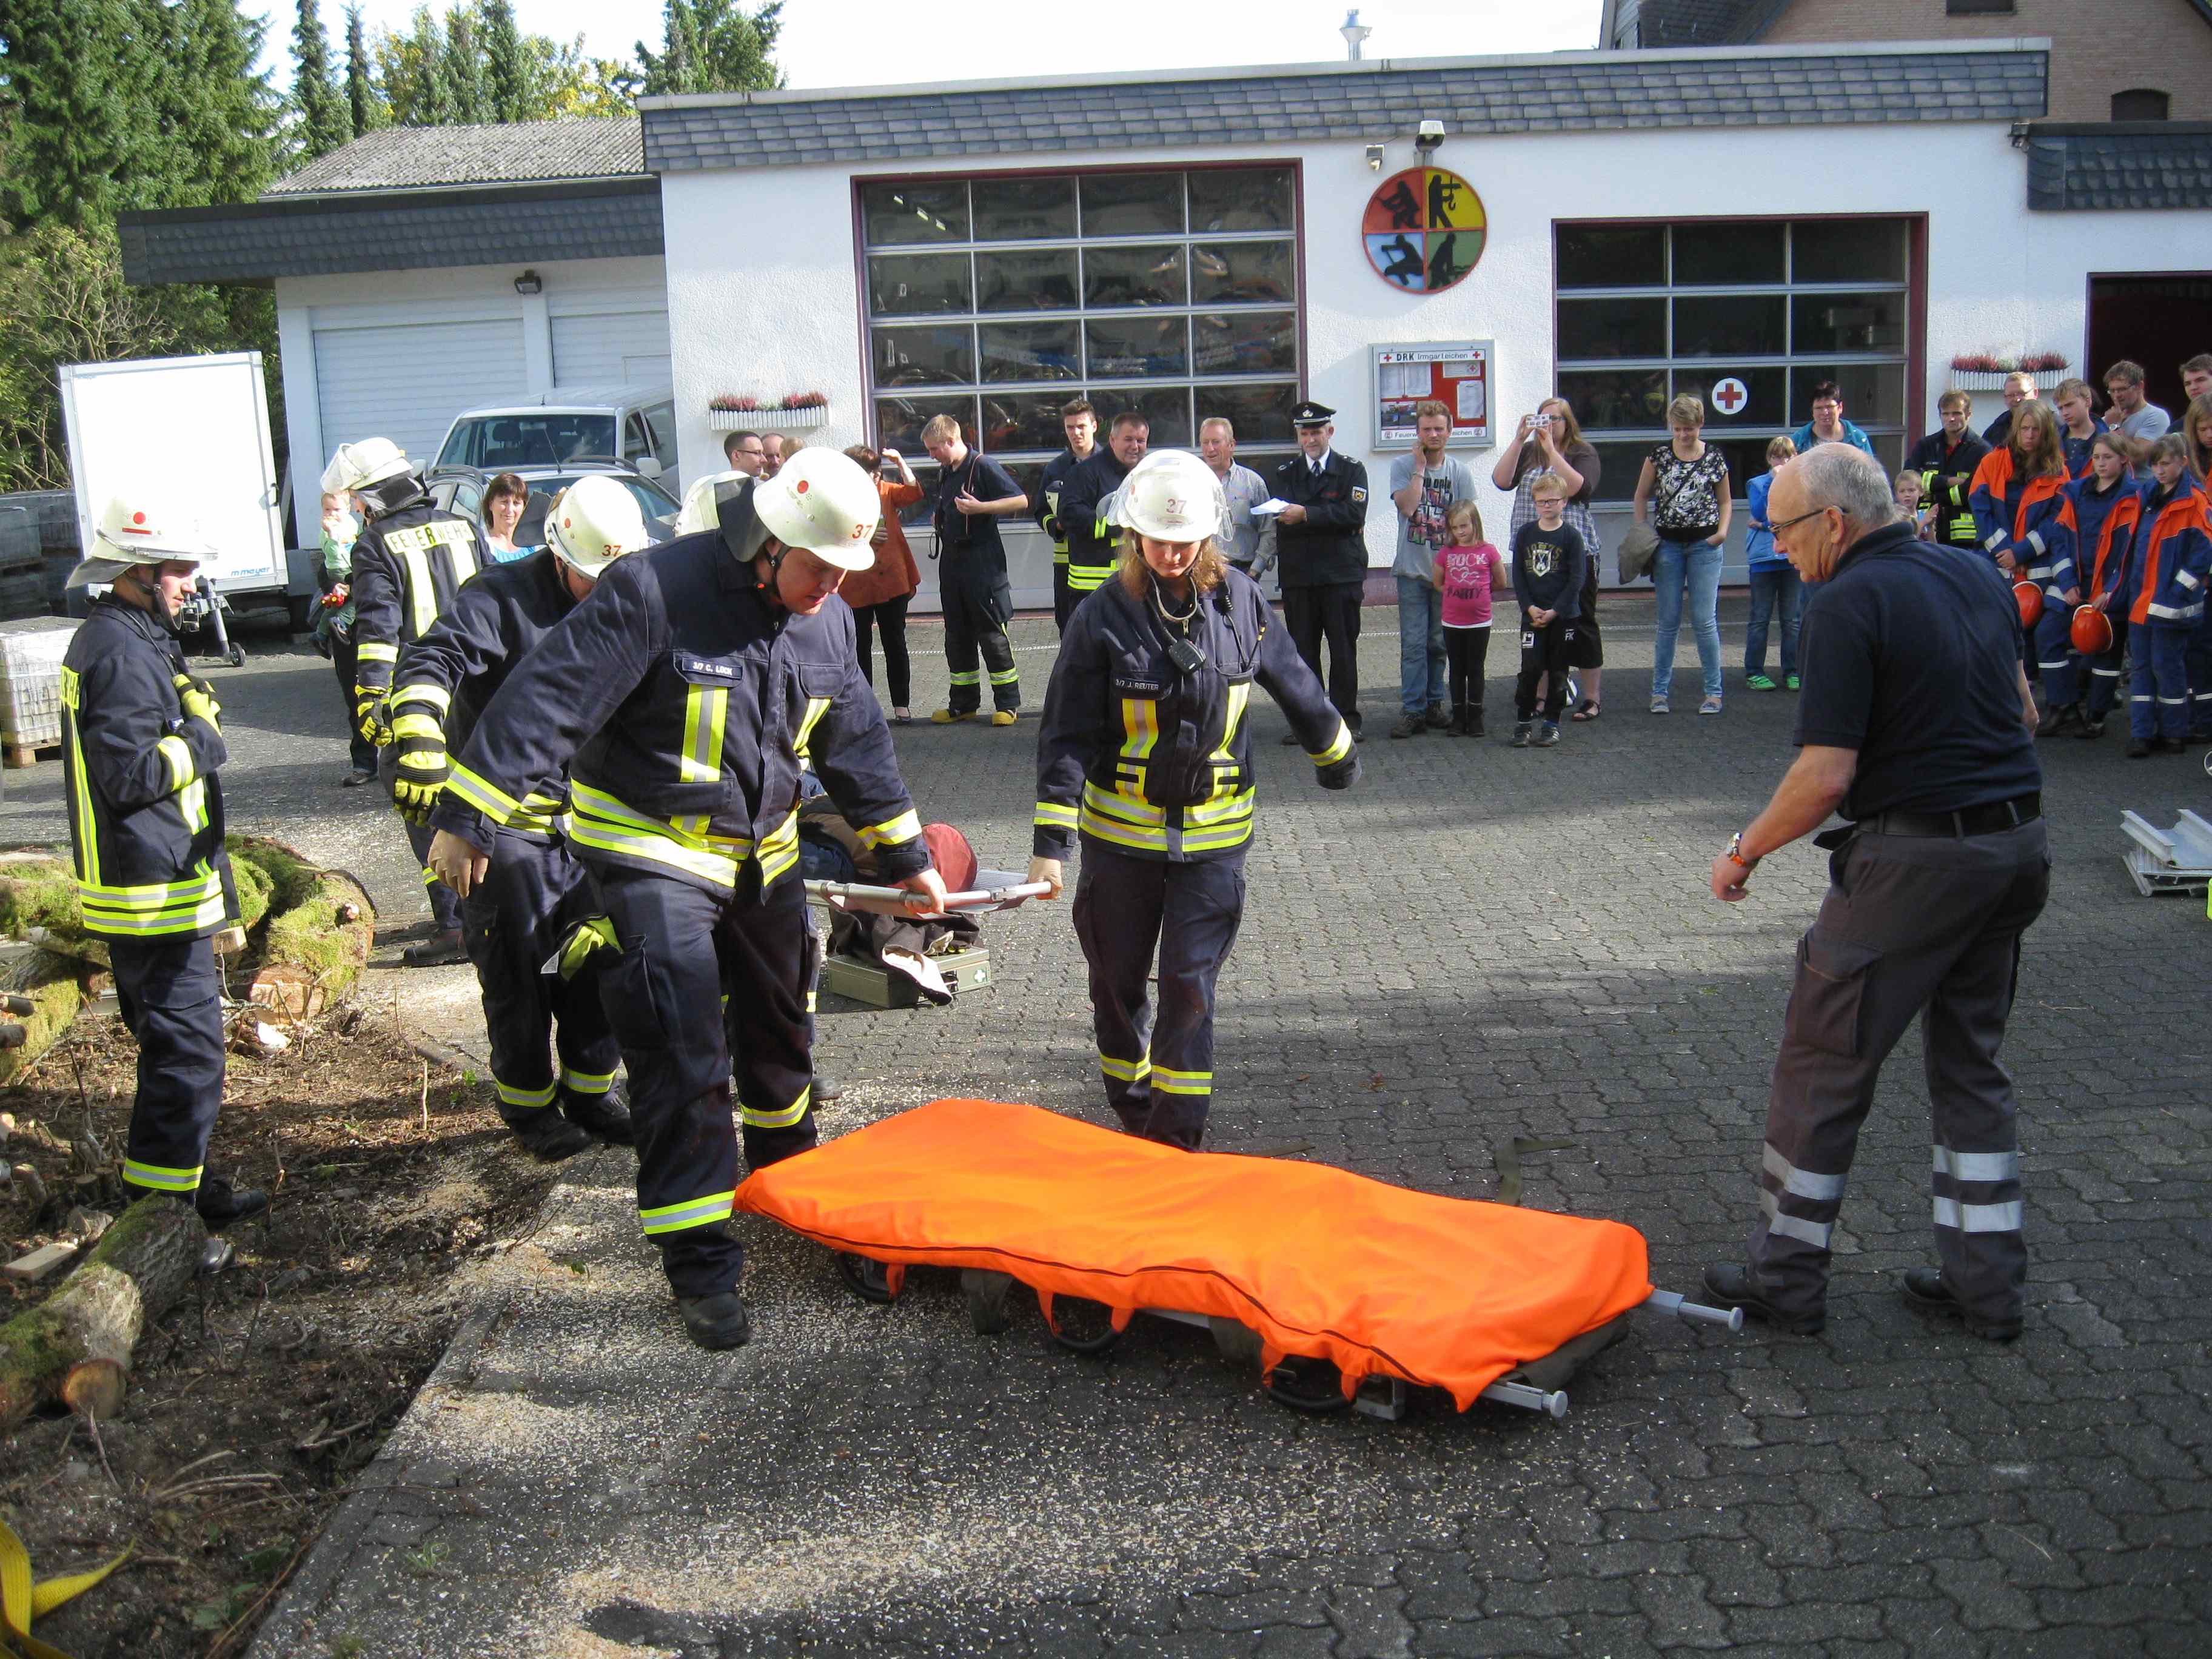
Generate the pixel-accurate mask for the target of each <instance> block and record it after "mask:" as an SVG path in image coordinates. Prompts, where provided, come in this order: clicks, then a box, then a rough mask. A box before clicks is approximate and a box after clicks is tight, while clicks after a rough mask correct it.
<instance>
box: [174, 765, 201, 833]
mask: <svg viewBox="0 0 2212 1659" xmlns="http://www.w3.org/2000/svg"><path fill="white" fill-rule="evenodd" d="M177 810H178V811H179V812H182V813H183V814H184V815H185V829H189V830H191V832H192V833H193V834H195V835H197V834H198V833H199V832H200V831H201V830H203V829H206V828H207V827H208V810H207V780H206V779H205V778H194V779H193V780H192V781H191V782H190V783H188V784H186V785H185V787H183V788H181V789H179V790H178V791H177Z"/></svg>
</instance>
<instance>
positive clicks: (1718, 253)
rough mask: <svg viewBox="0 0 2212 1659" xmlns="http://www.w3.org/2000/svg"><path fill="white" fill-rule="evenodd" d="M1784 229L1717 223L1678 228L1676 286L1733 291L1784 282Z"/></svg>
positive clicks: (1676, 230)
mask: <svg viewBox="0 0 2212 1659" xmlns="http://www.w3.org/2000/svg"><path fill="white" fill-rule="evenodd" d="M1782 240H1783V227H1782V226H1781V225H1779V224H1744V223H1732V222H1727V221H1716V222H1712V223H1710V224H1690V225H1676V226H1675V227H1674V286H1675V287H1676V288H1716V287H1718V288H1729V287H1733V286H1735V285H1736V284H1738V283H1778V282H1780V281H1781V280H1782Z"/></svg>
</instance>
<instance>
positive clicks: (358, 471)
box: [323, 438, 407, 495]
mask: <svg viewBox="0 0 2212 1659" xmlns="http://www.w3.org/2000/svg"><path fill="white" fill-rule="evenodd" d="M404 471H407V452H406V451H405V450H404V449H402V448H400V447H399V446H398V444H396V443H394V442H392V440H391V439H389V438H363V439H362V441H360V442H359V443H357V444H340V445H339V446H338V453H337V454H335V455H333V456H331V464H330V465H328V466H326V467H325V468H324V469H323V489H324V491H325V494H328V495H339V494H342V493H343V492H344V491H346V490H349V489H367V488H368V486H369V485H370V484H373V483H383V482H384V481H385V480H386V478H396V477H398V476H399V475H400V474H401V473H403V472H404Z"/></svg>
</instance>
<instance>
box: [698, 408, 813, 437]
mask: <svg viewBox="0 0 2212 1659" xmlns="http://www.w3.org/2000/svg"><path fill="white" fill-rule="evenodd" d="M829 418H830V415H829V404H816V405H815V406H814V407H813V408H811V409H710V410H708V411H707V429H708V431H709V432H811V431H812V430H813V429H814V428H816V427H822V426H827V425H829Z"/></svg>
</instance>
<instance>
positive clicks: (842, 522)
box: [752, 449, 883, 570]
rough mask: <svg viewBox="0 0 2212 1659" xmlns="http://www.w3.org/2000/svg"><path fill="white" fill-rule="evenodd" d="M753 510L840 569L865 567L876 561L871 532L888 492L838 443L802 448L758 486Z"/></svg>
mask: <svg viewBox="0 0 2212 1659" xmlns="http://www.w3.org/2000/svg"><path fill="white" fill-rule="evenodd" d="M752 495H753V512H754V513H755V514H756V515H757V517H758V518H759V520H760V521H761V524H762V526H763V527H764V528H766V530H767V531H768V533H769V535H771V536H773V537H775V538H776V540H778V541H780V542H781V543H782V544H784V545H785V546H786V547H803V548H805V550H807V551H808V552H810V553H811V554H813V555H814V556H815V557H817V559H819V560H821V561H822V562H823V563H824V564H827V565H834V566H835V567H836V568H838V569H840V570H866V568H868V567H869V566H871V565H872V564H873V563H875V562H876V550H875V549H874V548H873V547H872V546H870V545H869V544H868V538H870V537H871V536H872V535H874V534H875V533H876V522H877V520H878V519H879V518H880V517H881V516H882V513H883V498H882V497H881V496H879V495H878V494H877V493H876V483H875V480H874V479H872V478H871V477H869V476H868V475H867V474H866V472H863V471H861V470H860V463H859V462H857V461H855V460H854V459H853V458H852V457H851V456H849V455H847V454H845V453H843V452H842V451H840V450H835V449H802V450H800V451H799V453H797V454H796V455H794V456H793V457H792V458H791V459H789V460H787V461H786V462H785V463H784V464H783V467H782V470H781V471H779V472H777V474H776V475H775V477H773V478H763V479H761V480H760V481H759V482H758V483H756V484H755V485H754V486H753V492H752Z"/></svg>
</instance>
